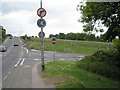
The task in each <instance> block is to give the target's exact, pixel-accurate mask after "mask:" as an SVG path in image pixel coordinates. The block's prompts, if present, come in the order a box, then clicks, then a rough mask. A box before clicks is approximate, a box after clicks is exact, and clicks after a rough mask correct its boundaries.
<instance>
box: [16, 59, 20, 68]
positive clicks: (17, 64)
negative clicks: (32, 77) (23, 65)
mask: <svg viewBox="0 0 120 90" xmlns="http://www.w3.org/2000/svg"><path fill="white" fill-rule="evenodd" d="M20 61H21V58H20V59H19V61H18V62H17V63H16V64H15V67H17V66H18V64H19V63H20Z"/></svg>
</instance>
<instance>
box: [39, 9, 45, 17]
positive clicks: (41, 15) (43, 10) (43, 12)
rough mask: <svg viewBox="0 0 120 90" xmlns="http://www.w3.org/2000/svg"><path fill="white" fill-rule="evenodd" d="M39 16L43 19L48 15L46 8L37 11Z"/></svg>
mask: <svg viewBox="0 0 120 90" xmlns="http://www.w3.org/2000/svg"><path fill="white" fill-rule="evenodd" d="M37 15H38V16H39V17H41V18H42V17H44V16H45V15H46V10H45V9H44V8H39V9H38V10H37Z"/></svg>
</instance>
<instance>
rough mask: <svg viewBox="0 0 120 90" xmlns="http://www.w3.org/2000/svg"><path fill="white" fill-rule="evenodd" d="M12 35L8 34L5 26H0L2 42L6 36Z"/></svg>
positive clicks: (0, 40) (0, 39) (0, 41)
mask: <svg viewBox="0 0 120 90" xmlns="http://www.w3.org/2000/svg"><path fill="white" fill-rule="evenodd" d="M10 36H12V35H11V34H6V29H4V27H3V26H0V43H2V42H3V41H4V40H5V38H7V37H10Z"/></svg>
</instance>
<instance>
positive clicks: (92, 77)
mask: <svg viewBox="0 0 120 90" xmlns="http://www.w3.org/2000/svg"><path fill="white" fill-rule="evenodd" d="M77 64H78V62H76V61H54V62H48V63H46V64H45V75H44V76H43V78H52V77H57V78H61V77H62V78H64V81H62V82H61V83H60V82H59V83H56V85H57V88H120V82H118V81H115V80H111V79H108V78H105V77H103V76H100V75H98V74H95V73H92V72H88V71H86V70H84V69H81V68H78V67H77Z"/></svg>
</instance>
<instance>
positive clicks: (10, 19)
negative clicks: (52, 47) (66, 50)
mask: <svg viewBox="0 0 120 90" xmlns="http://www.w3.org/2000/svg"><path fill="white" fill-rule="evenodd" d="M81 1H83V0H42V2H43V8H44V9H45V10H46V11H47V14H46V16H45V17H43V19H45V21H46V23H47V24H46V26H45V27H44V29H43V31H44V33H45V37H48V36H49V35H50V34H58V33H60V32H61V33H65V34H67V33H70V32H73V33H81V32H83V27H82V26H83V24H82V23H80V22H78V21H77V20H78V19H79V18H80V16H81V13H80V12H79V11H77V10H76V8H77V5H78V4H79V2H81ZM1 2H2V3H1V4H0V9H1V11H0V16H1V17H0V25H2V26H3V27H4V28H5V29H6V30H7V33H10V34H12V35H14V36H22V35H25V34H27V35H28V36H38V33H39V32H40V31H41V28H40V27H38V26H37V20H38V19H40V17H39V16H38V15H37V9H39V8H40V0H1Z"/></svg>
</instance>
